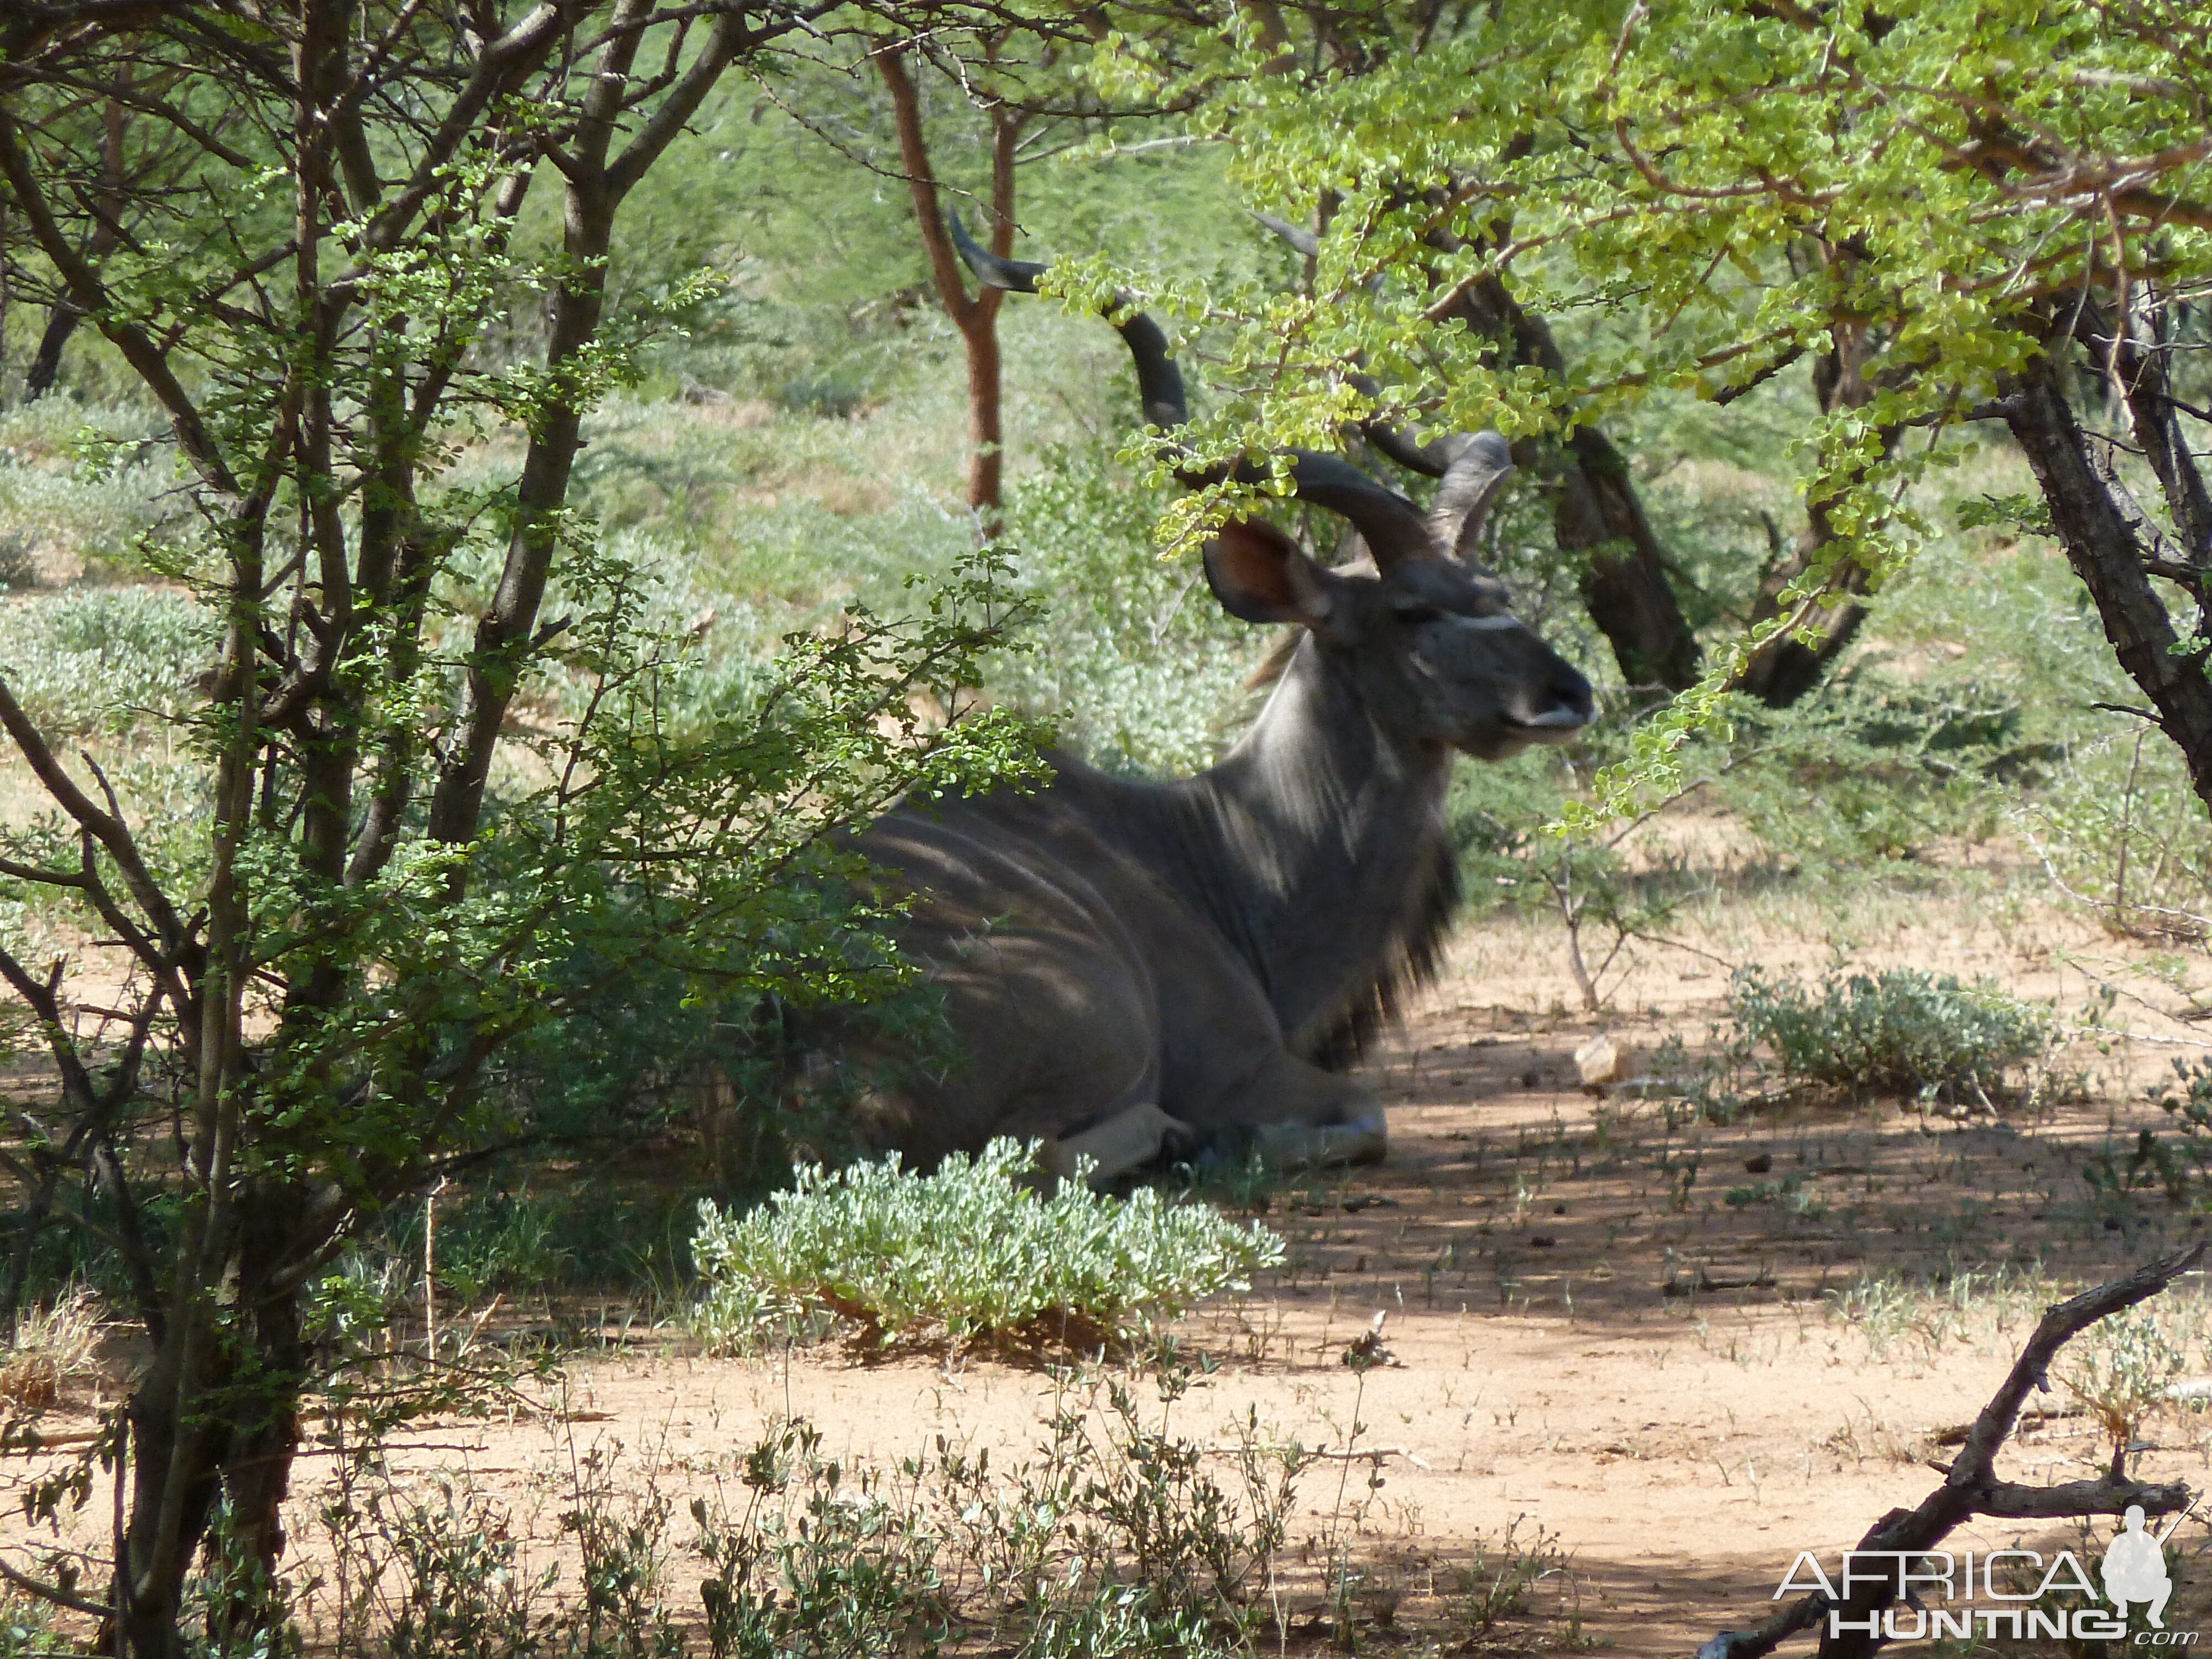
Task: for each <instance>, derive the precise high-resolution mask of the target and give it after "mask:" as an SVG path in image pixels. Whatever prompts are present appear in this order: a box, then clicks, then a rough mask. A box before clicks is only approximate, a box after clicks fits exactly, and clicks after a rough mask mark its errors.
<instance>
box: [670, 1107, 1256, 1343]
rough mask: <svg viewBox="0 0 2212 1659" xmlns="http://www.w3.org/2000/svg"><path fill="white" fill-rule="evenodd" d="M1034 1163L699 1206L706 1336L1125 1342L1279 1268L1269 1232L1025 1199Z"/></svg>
mask: <svg viewBox="0 0 2212 1659" xmlns="http://www.w3.org/2000/svg"><path fill="white" fill-rule="evenodd" d="M1035 1158H1036V1146H1035V1144H1034V1143H1032V1144H1031V1145H1030V1146H1023V1145H1022V1144H1020V1143H1019V1142H1017V1141H1012V1140H994V1141H993V1142H992V1143H991V1144H990V1146H987V1147H986V1148H985V1149H984V1150H983V1152H982V1153H981V1155H980V1156H978V1157H976V1158H968V1157H966V1156H964V1155H963V1154H960V1153H955V1154H954V1155H952V1156H951V1157H950V1158H946V1159H945V1163H944V1164H943V1165H942V1166H941V1167H940V1168H939V1170H938V1171H937V1173H936V1174H934V1175H927V1176H924V1175H917V1174H915V1172H913V1171H912V1170H902V1169H901V1168H900V1167H899V1160H898V1157H897V1155H896V1153H894V1154H892V1155H891V1156H890V1157H888V1158H884V1159H883V1160H882V1161H881V1162H878V1163H869V1162H861V1163H858V1164H854V1165H853V1166H852V1167H851V1168H849V1169H848V1170H845V1171H844V1172H843V1173H842V1174H837V1175H832V1174H830V1173H829V1172H827V1171H825V1170H823V1169H822V1168H821V1166H819V1165H818V1164H809V1165H806V1166H805V1167H803V1168H801V1169H800V1170H799V1171H798V1182H797V1185H796V1186H795V1187H794V1188H793V1190H792V1191H790V1192H787V1193H779V1194H776V1195H775V1197H773V1198H771V1199H770V1200H769V1201H768V1202H767V1203H766V1204H764V1205H763V1206H761V1207H760V1208H758V1209H757V1210H755V1211H753V1212H751V1213H750V1214H749V1215H745V1216H743V1217H738V1216H735V1215H726V1214H724V1213H723V1212H721V1211H720V1209H719V1208H717V1207H716V1206H715V1205H714V1203H713V1202H712V1201H711V1200H708V1201H707V1202H703V1203H702V1204H701V1205H700V1206H699V1210H700V1225H699V1231H698V1233H697V1235H696V1237H694V1238H693V1239H692V1241H691V1254H692V1259H693V1260H694V1261H695V1262H696V1264H697V1266H698V1269H699V1273H700V1277H701V1278H702V1279H704V1280H705V1281H706V1283H707V1287H708V1291H707V1296H706V1298H705V1300H704V1303H703V1304H702V1307H701V1309H700V1311H699V1316H698V1322H697V1328H698V1330H699V1332H700V1334H702V1336H703V1337H704V1338H705V1339H706V1340H707V1341H708V1343H709V1344H711V1345H712V1346H714V1347H717V1348H722V1349H727V1348H732V1347H738V1346H744V1344H746V1343H747V1342H749V1341H750V1340H756V1339H757V1337H758V1335H759V1334H761V1333H762V1332H763V1331H764V1330H766V1329H767V1328H769V1327H770V1326H771V1325H772V1324H774V1323H775V1322H778V1321H781V1320H787V1319H793V1318H805V1317H807V1316H818V1315H820V1314H822V1313H824V1312H827V1313H830V1314H834V1315H836V1316H839V1317H841V1318H845V1319H849V1320H852V1321H854V1322H857V1323H858V1324H859V1325H860V1328H861V1331H862V1333H863V1334H864V1335H867V1336H872V1337H873V1338H874V1339H875V1340H878V1342H884V1343H889V1342H898V1341H914V1340H922V1341H929V1340H944V1341H945V1342H949V1343H951V1344H954V1345H956V1346H960V1345H966V1344H969V1343H972V1342H978V1341H1000V1342H1013V1343H1017V1344H1024V1345H1034V1344H1036V1343H1038V1342H1041V1341H1044V1340H1052V1339H1054V1338H1059V1339H1061V1340H1070V1341H1075V1342H1079V1343H1085V1344H1087V1343H1090V1342H1093V1341H1096V1340H1101V1339H1104V1340H1115V1341H1125V1340H1128V1339H1130V1338H1132V1337H1134V1336H1136V1335H1138V1334H1141V1333H1142V1332H1144V1331H1145V1330H1146V1329H1147V1328H1150V1327H1151V1326H1152V1324H1154V1323H1155V1322H1158V1321H1160V1320H1163V1319H1172V1318H1174V1317H1175V1316H1177V1315H1178V1314H1181V1313H1182V1312H1183V1311H1184V1310H1186V1309H1188V1308H1189V1307H1190V1306H1191V1305H1192V1304H1194V1303H1195V1302H1197V1301H1198V1300H1199V1299H1200V1297H1206V1296H1210V1295H1212V1294H1213V1293H1214V1292H1216V1291H1225V1290H1240V1291H1241V1290H1244V1289H1247V1288H1249V1284H1250V1275H1251V1274H1252V1273H1253V1271H1254V1270H1255V1268H1259V1267H1273V1266H1275V1265H1276V1264H1278V1263H1279V1262H1280V1261H1282V1259H1283V1245H1282V1241H1281V1240H1280V1239H1279V1238H1277V1237H1275V1236H1274V1235H1273V1233H1270V1232H1269V1231H1267V1230H1266V1229H1265V1228H1263V1227H1261V1226H1260V1225H1258V1224H1257V1223H1256V1222H1255V1223H1253V1224H1250V1225H1247V1226H1241V1227H1240V1226H1238V1225H1237V1224H1235V1223H1233V1222H1231V1221H1229V1220H1227V1219H1225V1218H1224V1217H1222V1216H1221V1215H1220V1214H1219V1213H1218V1212H1216V1211H1214V1210H1212V1209H1211V1208H1210V1207H1208V1206H1204V1205H1200V1204H1171V1203H1170V1202H1168V1201H1166V1200H1164V1199H1162V1197H1161V1196H1160V1194H1158V1193H1157V1192H1155V1191H1153V1190H1152V1189H1151V1188H1139V1190H1138V1191H1137V1192H1136V1193H1135V1194H1133V1195H1132V1196H1131V1197H1129V1198H1127V1199H1116V1198H1112V1197H1109V1196H1107V1195H1105V1194H1100V1193H1096V1192H1093V1191H1092V1190H1091V1188H1089V1187H1088V1186H1087V1185H1085V1183H1084V1182H1081V1181H1079V1180H1078V1181H1069V1182H1062V1183H1061V1184H1060V1190H1059V1192H1058V1193H1057V1194H1055V1195H1054V1196H1053V1197H1051V1198H1045V1197H1043V1196H1042V1195H1041V1194H1039V1193H1038V1192H1037V1191H1036V1189H1035V1188H1033V1187H1031V1186H1030V1185H1029V1184H1027V1175H1028V1171H1029V1170H1030V1168H1031V1166H1032V1164H1033V1163H1034V1161H1035Z"/></svg>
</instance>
